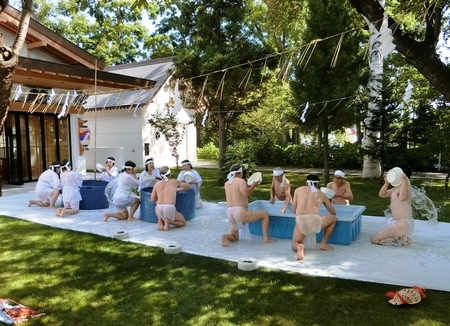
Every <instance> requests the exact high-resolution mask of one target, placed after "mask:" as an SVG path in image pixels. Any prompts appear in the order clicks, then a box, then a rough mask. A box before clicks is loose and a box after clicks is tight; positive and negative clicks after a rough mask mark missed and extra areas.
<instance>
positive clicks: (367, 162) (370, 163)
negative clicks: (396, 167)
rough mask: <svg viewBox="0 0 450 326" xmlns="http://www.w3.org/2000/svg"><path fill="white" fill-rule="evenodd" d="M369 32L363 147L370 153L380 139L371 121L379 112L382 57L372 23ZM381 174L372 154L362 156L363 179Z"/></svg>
mask: <svg viewBox="0 0 450 326" xmlns="http://www.w3.org/2000/svg"><path fill="white" fill-rule="evenodd" d="M368 24H369V28H370V31H371V35H370V39H369V70H370V79H369V83H368V85H367V87H368V89H369V98H370V99H369V105H368V114H367V118H366V120H365V128H364V147H365V149H367V150H369V151H371V150H374V149H375V146H376V139H377V138H380V132H379V131H378V130H374V129H373V126H372V119H373V116H374V112H376V111H380V110H381V109H382V108H381V107H380V105H381V90H382V87H383V56H382V54H381V43H380V42H379V41H378V39H379V38H380V36H381V34H380V33H379V32H378V30H377V29H376V28H375V26H374V25H372V23H370V22H368ZM380 173H381V165H380V161H379V160H378V159H377V158H376V157H374V156H373V155H372V154H370V153H369V154H366V155H364V164H363V173H362V177H363V178H377V177H379V176H380Z"/></svg>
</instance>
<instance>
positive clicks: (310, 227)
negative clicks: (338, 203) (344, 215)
mask: <svg viewBox="0 0 450 326" xmlns="http://www.w3.org/2000/svg"><path fill="white" fill-rule="evenodd" d="M319 181H320V179H319V177H318V176H317V175H314V174H310V175H308V177H307V178H306V184H307V185H306V186H302V187H299V188H297V189H296V190H295V192H294V199H293V202H292V210H293V212H294V213H295V215H296V218H295V222H296V223H295V224H296V225H295V229H294V234H293V235H292V250H294V251H296V252H297V259H298V260H302V259H303V258H305V255H304V250H305V246H304V245H303V241H304V239H305V236H308V235H312V234H316V233H319V232H320V231H321V230H322V229H324V235H323V237H322V241H321V243H320V249H321V250H331V249H333V248H332V247H330V246H329V245H328V244H327V242H328V239H329V238H330V236H331V233H332V232H333V229H334V227H335V226H336V221H337V220H336V211H335V209H334V207H333V205H331V204H330V200H329V199H328V198H327V196H325V194H324V193H323V192H322V191H320V190H319ZM322 204H324V205H325V207H326V208H327V210H328V212H330V215H324V216H320V215H319V209H320V206H321V205H322Z"/></svg>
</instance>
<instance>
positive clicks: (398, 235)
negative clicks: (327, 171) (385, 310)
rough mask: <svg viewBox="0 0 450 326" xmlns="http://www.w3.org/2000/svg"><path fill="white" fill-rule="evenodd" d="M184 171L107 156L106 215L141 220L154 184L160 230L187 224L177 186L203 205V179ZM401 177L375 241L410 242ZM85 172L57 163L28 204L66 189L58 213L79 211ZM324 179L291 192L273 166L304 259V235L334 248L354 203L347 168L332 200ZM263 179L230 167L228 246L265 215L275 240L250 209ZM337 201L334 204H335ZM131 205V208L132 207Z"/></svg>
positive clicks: (313, 178)
mask: <svg viewBox="0 0 450 326" xmlns="http://www.w3.org/2000/svg"><path fill="white" fill-rule="evenodd" d="M181 164H182V169H183V170H182V171H181V172H180V173H179V175H178V177H177V179H173V178H172V174H171V171H170V169H169V168H168V167H167V166H163V167H162V168H161V169H158V168H156V167H155V164H154V161H153V159H152V158H150V159H148V160H146V161H145V168H144V171H143V172H142V173H141V174H140V176H139V178H138V177H137V170H136V164H135V163H134V162H132V161H127V162H126V163H125V165H124V167H123V169H122V171H121V172H122V173H119V171H118V169H117V167H115V160H114V158H113V157H108V159H107V161H106V167H104V168H102V173H101V175H100V177H99V179H98V180H99V181H107V182H111V181H112V180H114V179H116V178H117V187H116V190H115V192H114V195H113V202H112V203H113V205H114V206H115V207H116V209H117V211H116V212H111V213H105V214H104V217H103V220H104V221H105V222H106V221H107V220H108V219H109V218H111V217H114V218H116V219H118V220H137V219H136V218H135V217H134V213H135V212H136V210H137V209H138V207H139V205H140V198H139V197H137V196H135V195H134V194H133V189H137V190H138V191H139V192H140V191H141V190H142V189H143V188H146V187H153V190H152V193H151V198H150V200H151V201H152V202H156V208H155V213H156V216H157V218H158V229H159V230H161V231H167V230H168V229H169V225H174V226H176V227H183V226H185V225H186V220H185V218H184V217H183V216H182V215H181V214H180V213H179V212H177V210H176V208H175V204H176V194H177V192H178V191H181V190H187V189H194V193H195V204H196V208H200V207H201V205H202V203H201V199H200V186H201V184H202V182H203V180H202V178H201V177H200V174H199V173H198V172H197V171H195V170H194V169H193V167H192V164H191V163H190V162H189V160H184V161H183V162H182V163H181ZM186 175H189V176H190V177H189V178H186ZM400 178H401V182H400V183H399V184H398V185H395V186H394V187H393V188H390V189H389V182H388V181H387V180H385V183H384V185H383V186H382V188H381V189H380V192H379V196H380V197H382V198H391V204H390V211H391V212H390V214H391V218H390V221H389V223H387V225H386V226H384V227H383V228H382V229H381V230H380V231H378V232H377V233H375V234H374V235H373V236H372V237H371V242H372V243H374V244H380V245H384V244H393V243H395V244H400V245H408V244H410V243H411V236H410V233H411V231H412V229H413V220H412V206H411V186H410V182H409V175H407V174H405V173H402V175H401V177H400ZM82 181H83V180H82V178H81V175H80V174H78V173H77V172H76V171H74V170H72V169H71V165H70V162H69V161H68V160H64V161H63V162H62V164H61V163H60V162H53V163H52V164H51V165H50V167H49V169H48V170H46V171H44V172H43V173H42V174H41V176H40V177H39V180H38V182H37V185H36V195H37V196H38V197H39V200H30V201H29V203H28V206H31V205H38V206H41V207H50V208H56V207H55V202H56V200H57V199H58V196H59V195H60V193H61V191H62V194H63V203H64V207H60V208H57V209H56V215H57V216H60V217H62V216H64V215H65V214H76V213H78V211H79V204H80V201H81V200H82V198H81V195H80V187H81V185H82ZM319 184H320V179H319V177H318V176H317V175H314V174H311V175H308V176H307V178H306V185H304V186H301V187H298V188H297V189H295V191H294V195H293V196H291V184H290V182H289V180H288V179H287V178H286V175H285V173H284V171H283V170H282V169H281V168H280V167H277V168H275V169H274V170H273V178H272V184H271V188H270V199H269V203H270V204H274V203H275V201H281V202H284V205H283V207H282V209H281V210H280V213H285V212H286V209H287V208H288V206H289V204H290V203H292V211H293V213H294V214H295V216H296V226H295V228H294V232H293V235H292V245H291V247H292V250H294V251H295V252H296V253H297V259H299V260H302V259H304V250H305V246H304V240H305V237H307V236H311V235H315V234H316V233H318V232H321V231H322V230H324V234H323V237H322V240H321V243H320V245H319V248H320V249H321V250H332V249H333V248H332V247H330V246H329V245H328V239H329V238H330V236H331V234H332V232H333V230H334V228H335V226H336V222H337V219H336V210H335V209H334V206H333V205H349V203H350V201H351V200H353V193H352V190H351V186H350V183H349V182H348V181H346V180H345V173H344V172H343V171H340V170H337V171H335V173H334V179H333V181H332V182H330V183H328V184H327V188H329V189H331V190H333V193H334V195H333V197H332V198H331V202H330V199H329V198H328V197H327V196H326V195H325V194H324V193H323V192H322V191H321V190H320V187H319ZM258 185H259V182H257V181H256V182H253V184H251V185H247V182H246V181H245V180H244V178H243V169H242V167H241V166H240V165H239V164H234V165H232V166H231V167H230V173H229V174H228V176H227V182H225V184H224V189H225V196H226V201H227V210H226V214H227V218H228V221H229V233H227V234H222V236H221V244H222V246H224V247H227V246H228V245H229V242H234V241H238V240H239V230H240V229H243V228H244V227H245V226H246V224H248V223H251V222H254V221H257V220H261V227H262V233H263V242H264V243H271V242H274V240H273V239H271V238H270V237H269V214H268V212H267V211H263V210H248V197H249V196H250V195H251V194H252V193H253V191H254V189H255V188H256V187H257V186H258ZM332 204H333V205H332ZM321 205H324V206H325V208H326V209H327V210H328V213H329V214H326V215H322V216H320V215H319V208H320V206H321ZM128 207H129V208H130V210H129V211H128Z"/></svg>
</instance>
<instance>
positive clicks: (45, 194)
mask: <svg viewBox="0 0 450 326" xmlns="http://www.w3.org/2000/svg"><path fill="white" fill-rule="evenodd" d="M62 188H63V185H62V183H61V181H60V180H59V177H58V174H56V173H55V172H54V171H52V170H51V169H48V170H46V171H44V172H43V173H42V174H41V175H40V176H39V179H38V182H37V184H36V189H35V191H36V195H37V196H38V197H39V198H40V199H41V200H46V199H50V195H51V193H52V191H53V190H54V189H56V190H60V189H62ZM46 202H49V201H46Z"/></svg>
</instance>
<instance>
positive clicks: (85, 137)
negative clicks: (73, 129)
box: [80, 126, 91, 147]
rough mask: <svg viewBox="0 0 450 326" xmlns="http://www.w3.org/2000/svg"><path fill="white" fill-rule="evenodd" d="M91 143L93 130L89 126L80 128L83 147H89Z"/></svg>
mask: <svg viewBox="0 0 450 326" xmlns="http://www.w3.org/2000/svg"><path fill="white" fill-rule="evenodd" d="M90 143H91V130H90V129H89V128H88V127H87V126H81V127H80V144H81V146H83V147H88V146H89V144H90Z"/></svg>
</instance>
